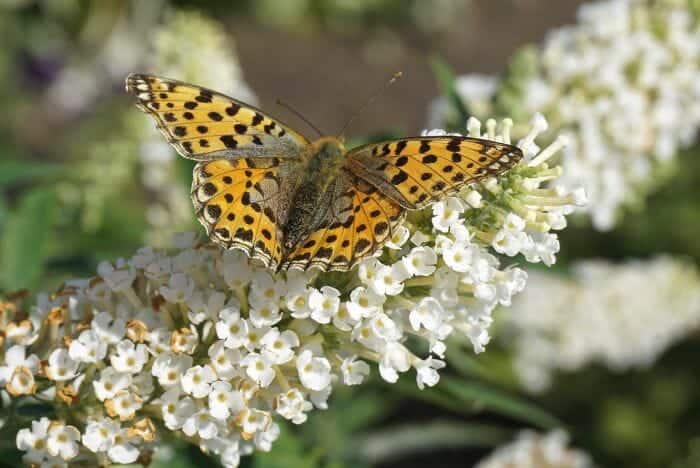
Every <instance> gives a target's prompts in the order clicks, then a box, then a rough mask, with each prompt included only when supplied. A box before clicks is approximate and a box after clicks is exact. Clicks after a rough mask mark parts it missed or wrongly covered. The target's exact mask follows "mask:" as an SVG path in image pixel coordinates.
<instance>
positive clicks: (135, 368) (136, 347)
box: [109, 340, 148, 374]
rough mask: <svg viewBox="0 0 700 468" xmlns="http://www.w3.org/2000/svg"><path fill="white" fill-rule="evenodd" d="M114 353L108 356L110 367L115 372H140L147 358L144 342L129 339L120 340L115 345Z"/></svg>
mask: <svg viewBox="0 0 700 468" xmlns="http://www.w3.org/2000/svg"><path fill="white" fill-rule="evenodd" d="M115 350H116V353H115V354H112V356H110V358H109V360H110V363H111V364H112V367H113V368H114V369H115V370H116V371H117V372H125V373H127V374H136V373H138V372H141V369H143V366H144V364H145V363H146V361H147V360H148V350H147V348H146V345H144V344H141V343H139V344H135V343H134V342H132V341H131V340H122V341H120V342H119V343H117V346H116V347H115Z"/></svg>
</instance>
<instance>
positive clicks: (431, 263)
mask: <svg viewBox="0 0 700 468" xmlns="http://www.w3.org/2000/svg"><path fill="white" fill-rule="evenodd" d="M401 261H402V262H403V265H404V267H405V268H406V271H407V272H408V274H409V275H411V276H430V275H432V274H433V273H434V272H435V269H436V266H435V265H436V263H437V254H436V253H435V250H433V249H431V248H430V247H425V246H421V247H414V248H413V249H411V251H410V252H409V253H408V255H406V256H405V257H403V258H402V259H401Z"/></svg>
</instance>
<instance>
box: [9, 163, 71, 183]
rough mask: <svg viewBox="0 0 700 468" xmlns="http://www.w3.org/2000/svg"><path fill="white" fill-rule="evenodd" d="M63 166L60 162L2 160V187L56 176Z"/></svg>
mask: <svg viewBox="0 0 700 468" xmlns="http://www.w3.org/2000/svg"><path fill="white" fill-rule="evenodd" d="M62 170H63V167H62V166H61V165H59V164H48V163H37V162H26V161H17V160H12V159H9V160H4V161H0V188H6V187H9V186H11V185H14V184H17V183H21V182H27V181H31V182H36V181H38V180H41V179H46V178H49V177H56V176H57V175H58V174H59V173H60V172H61V171H62Z"/></svg>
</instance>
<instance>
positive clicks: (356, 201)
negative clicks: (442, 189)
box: [282, 171, 406, 271]
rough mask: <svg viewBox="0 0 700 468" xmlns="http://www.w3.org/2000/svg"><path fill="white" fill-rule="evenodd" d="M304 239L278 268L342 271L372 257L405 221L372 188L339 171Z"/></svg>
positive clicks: (393, 204)
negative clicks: (314, 268)
mask: <svg viewBox="0 0 700 468" xmlns="http://www.w3.org/2000/svg"><path fill="white" fill-rule="evenodd" d="M318 213H319V214H318V216H317V218H316V219H315V220H314V221H313V223H312V226H311V232H310V234H309V235H308V237H307V238H306V239H305V240H304V241H302V242H301V243H300V245H299V246H297V247H296V248H295V249H294V250H293V251H292V252H290V253H289V254H288V255H287V256H286V258H285V260H284V261H283V263H282V268H297V269H303V270H306V269H308V268H313V267H316V268H320V269H323V270H337V271H346V270H349V269H351V268H352V267H353V266H355V265H356V264H357V262H359V261H360V260H362V259H363V258H365V257H368V256H370V255H372V254H374V253H375V252H376V251H377V250H379V249H380V248H381V246H382V245H384V244H385V243H386V242H387V241H388V240H389V239H390V238H391V236H392V234H393V232H394V230H395V229H396V227H397V226H398V225H399V224H400V223H401V222H402V221H403V219H404V218H405V214H406V212H405V210H404V209H403V208H402V207H401V206H399V204H397V203H396V202H395V201H393V200H392V199H391V198H389V197H387V196H386V195H384V194H383V193H382V192H380V191H379V190H378V189H377V188H376V187H374V186H372V185H370V184H368V183H367V182H365V181H364V180H362V179H360V178H359V177H357V176H355V175H353V174H352V173H350V172H349V171H343V172H342V173H341V175H340V176H338V177H337V178H336V179H335V180H334V181H333V182H332V183H331V184H330V186H329V188H328V189H327V191H326V192H325V193H324V196H323V197H322V198H321V201H320V202H319V207H318Z"/></svg>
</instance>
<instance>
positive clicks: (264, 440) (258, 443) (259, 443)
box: [253, 423, 280, 452]
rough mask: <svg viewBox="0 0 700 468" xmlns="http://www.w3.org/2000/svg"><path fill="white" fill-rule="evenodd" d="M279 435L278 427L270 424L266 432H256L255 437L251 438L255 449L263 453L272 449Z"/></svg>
mask: <svg viewBox="0 0 700 468" xmlns="http://www.w3.org/2000/svg"><path fill="white" fill-rule="evenodd" d="M279 435H280V427H279V425H277V424H275V423H270V424H269V425H268V427H267V429H266V430H264V431H259V432H257V433H256V434H255V437H253V443H254V444H255V448H256V449H258V450H262V451H263V452H269V451H270V449H272V443H273V442H274V441H275V440H277V438H278V437H279Z"/></svg>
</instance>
